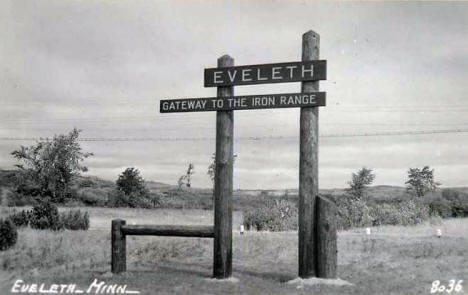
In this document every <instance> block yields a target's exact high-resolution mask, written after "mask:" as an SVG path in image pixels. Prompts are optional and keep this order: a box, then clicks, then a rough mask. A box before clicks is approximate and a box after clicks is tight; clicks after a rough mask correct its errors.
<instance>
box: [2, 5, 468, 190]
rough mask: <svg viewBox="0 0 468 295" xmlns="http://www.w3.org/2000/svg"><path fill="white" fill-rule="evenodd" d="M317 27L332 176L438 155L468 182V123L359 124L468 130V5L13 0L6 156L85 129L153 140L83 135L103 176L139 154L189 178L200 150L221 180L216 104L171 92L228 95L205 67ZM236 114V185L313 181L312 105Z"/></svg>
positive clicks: (296, 38)
mask: <svg viewBox="0 0 468 295" xmlns="http://www.w3.org/2000/svg"><path fill="white" fill-rule="evenodd" d="M310 29H312V30H314V31H315V32H317V33H318V34H319V35H320V42H321V44H320V57H321V59H326V60H327V61H328V80H326V81H322V82H320V89H321V90H322V91H326V92H327V106H325V107H321V108H320V134H321V135H322V137H321V139H320V152H319V159H320V161H319V165H320V166H319V170H320V175H319V181H320V187H321V188H334V187H345V186H346V182H347V181H348V180H349V179H350V176H351V173H352V172H353V171H355V170H357V169H358V168H360V167H362V166H366V167H369V168H372V169H374V170H375V172H376V184H388V185H400V186H402V185H404V182H405V180H406V172H407V170H408V168H409V167H422V166H424V165H429V166H430V167H432V168H435V177H436V179H437V180H438V181H439V182H441V183H442V184H443V185H444V186H464V185H468V176H467V175H468V151H467V148H466V147H467V145H468V133H465V132H449V133H436V134H434V133H432V134H422V135H417V134H406V135H393V136H383V135H380V136H354V137H347V136H345V135H363V134H376V133H387V132H391V133H392V132H404V133H412V132H413V133H414V132H415V131H437V130H467V129H468V116H467V115H468V101H467V98H468V97H467V94H468V90H467V89H468V88H467V82H468V38H467V36H468V2H385V3H383V2H316V1H314V2H312V1H174V0H172V1H154V0H151V1H125V2H124V1H94V0H93V1H91V0H88V1H63V0H56V1H45V0H44V1H22V0H14V1H6V0H0V40H1V42H0V102H1V108H0V138H1V140H0V168H3V169H11V168H12V167H13V165H14V164H15V162H14V160H13V158H12V157H11V155H10V153H11V151H13V150H14V149H16V148H18V147H19V146H20V145H30V144H33V143H34V141H18V140H7V139H8V138H9V139H11V138H23V137H28V138H30V137H34V138H38V137H51V136H53V135H54V134H60V133H66V132H69V131H70V130H71V129H72V128H73V127H77V128H80V129H82V130H83V132H82V134H81V137H82V138H140V139H141V138H152V139H153V141H125V142H112V141H101V142H87V141H86V142H82V146H83V148H84V150H85V151H90V152H94V154H95V156H94V157H92V158H89V159H88V160H86V162H85V163H86V164H87V166H88V167H89V172H88V174H89V175H97V176H100V177H103V178H106V179H109V180H115V179H116V178H117V176H118V174H119V173H120V172H122V171H123V169H125V168H126V167H137V168H138V169H140V170H141V172H142V174H143V177H144V178H145V179H147V180H154V181H161V182H165V183H171V184H175V183H176V182H177V179H178V177H179V176H180V175H181V174H183V173H184V172H185V171H186V169H187V166H188V164H189V163H193V164H194V165H195V175H194V176H193V185H194V186H197V187H210V186H211V182H210V179H209V177H208V175H207V174H206V171H207V167H208V164H209V162H210V158H211V154H212V153H213V152H214V150H215V141H214V137H215V116H216V115H215V113H213V112H209V113H181V114H160V113H159V109H158V108H159V100H160V99H170V98H182V97H204V96H205V97H206V96H215V95H216V89H215V88H204V87H203V69H204V68H208V67H214V66H216V60H217V58H218V57H220V56H222V55H224V54H229V55H231V56H232V57H234V59H235V64H236V65H247V64H259V63H275V62H291V61H299V60H300V57H301V38H302V34H303V33H304V32H306V31H308V30H310ZM299 91H300V84H299V83H285V84H273V85H272V84H267V85H254V86H238V87H236V88H235V93H236V94H238V95H240V94H267V93H287V92H299ZM234 116H235V119H234V120H235V137H236V142H235V153H236V154H237V155H238V157H237V160H236V163H235V171H234V186H235V188H252V189H254V188H257V189H258V188H263V189H267V188H275V189H285V188H297V187H298V174H299V172H298V167H299V145H298V142H299V139H298V135H299V110H298V109H276V110H250V111H237V112H235V114H234ZM270 137H271V138H270ZM252 138H257V139H256V140H253V139H252ZM177 139H185V140H177ZM188 139H189V140H188Z"/></svg>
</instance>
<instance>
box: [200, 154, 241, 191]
mask: <svg viewBox="0 0 468 295" xmlns="http://www.w3.org/2000/svg"><path fill="white" fill-rule="evenodd" d="M236 158H237V155H234V161H235V160H236ZM206 174H208V175H209V176H210V179H211V182H212V183H213V187H214V181H215V175H216V153H213V154H212V155H211V163H210V165H208V171H207V172H206Z"/></svg>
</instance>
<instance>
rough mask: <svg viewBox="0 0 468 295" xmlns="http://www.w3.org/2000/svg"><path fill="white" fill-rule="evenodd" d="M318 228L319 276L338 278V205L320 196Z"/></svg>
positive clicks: (318, 201) (317, 205)
mask: <svg viewBox="0 0 468 295" xmlns="http://www.w3.org/2000/svg"><path fill="white" fill-rule="evenodd" d="M316 207H317V210H316V212H315V213H316V222H317V230H316V236H315V243H316V245H317V257H316V259H317V261H316V262H317V268H316V272H317V273H316V274H317V277H319V278H329V279H335V278H336V264H337V252H338V249H337V243H336V213H337V208H336V205H335V204H334V203H333V202H332V201H330V200H328V199H327V198H324V197H321V196H318V197H317V201H316Z"/></svg>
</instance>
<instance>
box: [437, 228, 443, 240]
mask: <svg viewBox="0 0 468 295" xmlns="http://www.w3.org/2000/svg"><path fill="white" fill-rule="evenodd" d="M441 236H442V230H441V229H440V228H438V229H437V237H438V238H440V237H441Z"/></svg>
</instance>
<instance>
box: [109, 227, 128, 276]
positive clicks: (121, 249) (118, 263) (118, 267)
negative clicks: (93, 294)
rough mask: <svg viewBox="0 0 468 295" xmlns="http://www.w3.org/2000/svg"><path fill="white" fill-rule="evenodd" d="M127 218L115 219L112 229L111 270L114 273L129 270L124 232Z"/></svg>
mask: <svg viewBox="0 0 468 295" xmlns="http://www.w3.org/2000/svg"><path fill="white" fill-rule="evenodd" d="M124 224H125V220H122V219H113V220H112V229H111V240H112V241H111V243H112V254H111V255H112V258H111V271H112V273H121V272H124V271H126V270H127V261H126V252H127V251H126V246H127V245H126V244H127V243H126V238H125V235H124V234H123V233H122V230H121V228H122V225H124Z"/></svg>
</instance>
